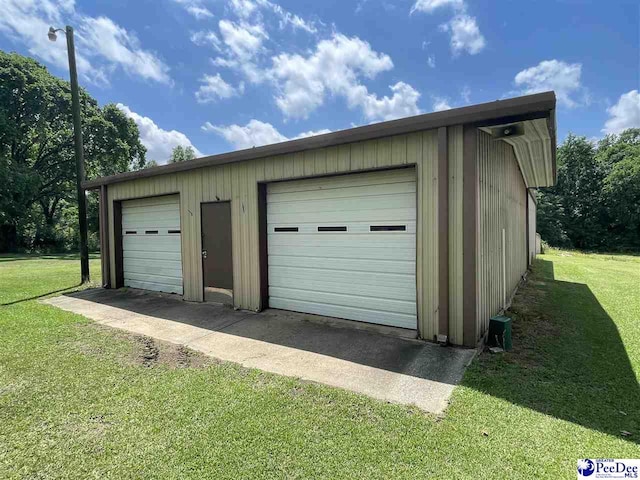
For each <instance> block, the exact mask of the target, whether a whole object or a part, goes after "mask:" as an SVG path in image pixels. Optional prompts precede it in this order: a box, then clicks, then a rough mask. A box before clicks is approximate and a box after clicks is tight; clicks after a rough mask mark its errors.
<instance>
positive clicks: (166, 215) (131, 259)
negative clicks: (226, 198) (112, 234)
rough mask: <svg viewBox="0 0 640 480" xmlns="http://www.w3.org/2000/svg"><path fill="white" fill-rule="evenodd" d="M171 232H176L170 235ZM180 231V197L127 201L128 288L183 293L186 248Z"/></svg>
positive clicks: (124, 221) (125, 257)
mask: <svg viewBox="0 0 640 480" xmlns="http://www.w3.org/2000/svg"><path fill="white" fill-rule="evenodd" d="M169 230H174V231H175V232H174V233H169ZM133 232H135V233H133ZM179 232H180V202H179V197H178V196H177V195H171V196H163V197H150V198H144V199H138V200H127V201H124V202H123V203H122V233H123V235H122V250H123V251H122V254H123V255H122V256H123V270H124V272H123V273H124V285H125V286H128V287H133V288H143V289H147V290H157V291H161V292H169V293H179V294H182V291H183V284H182V255H181V248H182V245H181V235H180V233H179Z"/></svg>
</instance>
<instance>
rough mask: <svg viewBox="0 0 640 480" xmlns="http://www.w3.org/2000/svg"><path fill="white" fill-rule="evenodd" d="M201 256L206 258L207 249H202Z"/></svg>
mask: <svg viewBox="0 0 640 480" xmlns="http://www.w3.org/2000/svg"><path fill="white" fill-rule="evenodd" d="M202 258H207V251H206V250H202Z"/></svg>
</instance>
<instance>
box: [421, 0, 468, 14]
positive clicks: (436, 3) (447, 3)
mask: <svg viewBox="0 0 640 480" xmlns="http://www.w3.org/2000/svg"><path fill="white" fill-rule="evenodd" d="M440 7H453V8H454V9H456V10H464V9H465V4H464V0H416V3H414V4H413V7H411V13H413V12H424V13H432V12H433V11H434V10H436V9H438V8H440Z"/></svg>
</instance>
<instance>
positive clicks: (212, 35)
mask: <svg viewBox="0 0 640 480" xmlns="http://www.w3.org/2000/svg"><path fill="white" fill-rule="evenodd" d="M189 38H190V39H191V41H192V42H193V43H195V44H196V45H198V46H199V47H205V46H211V47H213V48H215V49H216V50H218V51H220V49H221V48H222V42H221V41H220V38H218V35H216V32H212V31H211V30H207V31H200V32H194V33H192V34H191V37H189Z"/></svg>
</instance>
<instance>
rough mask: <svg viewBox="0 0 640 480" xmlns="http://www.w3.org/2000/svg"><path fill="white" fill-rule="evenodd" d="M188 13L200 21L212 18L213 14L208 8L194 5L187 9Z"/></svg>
mask: <svg viewBox="0 0 640 480" xmlns="http://www.w3.org/2000/svg"><path fill="white" fill-rule="evenodd" d="M187 12H189V13H190V14H191V15H193V16H194V17H195V18H196V19H198V20H204V19H205V18H212V17H213V13H211V11H210V10H209V9H208V8H205V7H199V6H197V5H192V6H190V7H187Z"/></svg>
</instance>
